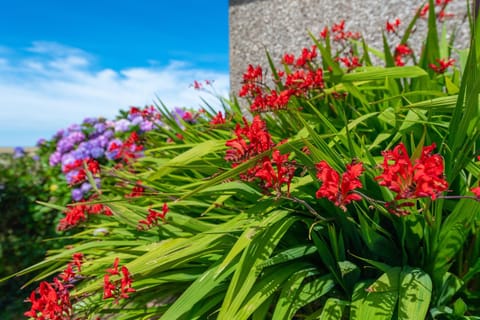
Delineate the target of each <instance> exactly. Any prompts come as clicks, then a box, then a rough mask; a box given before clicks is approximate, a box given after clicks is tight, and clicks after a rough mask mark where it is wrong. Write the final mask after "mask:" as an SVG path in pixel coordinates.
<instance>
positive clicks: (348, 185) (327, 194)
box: [315, 161, 363, 211]
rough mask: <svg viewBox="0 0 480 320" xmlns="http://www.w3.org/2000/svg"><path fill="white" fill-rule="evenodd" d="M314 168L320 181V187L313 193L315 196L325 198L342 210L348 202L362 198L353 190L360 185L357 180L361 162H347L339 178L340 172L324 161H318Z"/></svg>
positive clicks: (361, 169) (361, 167)
mask: <svg viewBox="0 0 480 320" xmlns="http://www.w3.org/2000/svg"><path fill="white" fill-rule="evenodd" d="M316 168H317V171H318V172H317V178H318V179H319V180H320V181H321V182H322V185H321V187H320V189H318V190H317V192H316V194H315V195H316V197H317V198H327V199H328V200H330V201H331V202H333V203H334V204H335V205H336V206H337V207H340V208H341V209H342V210H343V211H347V208H346V205H347V204H349V203H350V202H352V201H358V200H361V199H362V198H361V196H360V195H359V194H357V193H355V192H354V190H355V189H357V188H361V187H362V183H361V182H360V180H359V177H360V175H361V174H362V172H363V164H362V163H361V162H357V163H355V162H353V163H351V164H348V165H347V168H346V169H347V170H346V171H345V172H344V173H343V174H342V178H341V179H340V174H339V173H338V172H337V171H335V170H334V169H333V168H332V167H330V165H329V164H328V163H327V162H326V161H321V162H319V163H318V164H317V165H316Z"/></svg>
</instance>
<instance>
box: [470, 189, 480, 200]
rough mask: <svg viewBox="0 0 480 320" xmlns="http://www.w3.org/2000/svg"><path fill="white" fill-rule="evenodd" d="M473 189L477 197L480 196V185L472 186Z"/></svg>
mask: <svg viewBox="0 0 480 320" xmlns="http://www.w3.org/2000/svg"><path fill="white" fill-rule="evenodd" d="M471 191H472V192H473V194H474V195H475V196H476V197H477V198H480V186H479V187H475V188H472V189H471Z"/></svg>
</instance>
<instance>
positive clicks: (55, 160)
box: [48, 151, 62, 167]
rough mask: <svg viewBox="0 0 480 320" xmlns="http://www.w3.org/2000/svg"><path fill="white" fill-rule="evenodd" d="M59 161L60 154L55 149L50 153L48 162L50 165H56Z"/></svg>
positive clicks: (60, 158)
mask: <svg viewBox="0 0 480 320" xmlns="http://www.w3.org/2000/svg"><path fill="white" fill-rule="evenodd" d="M60 162H62V154H61V153H60V152H58V151H55V152H54V153H52V154H51V155H50V158H49V159H48V163H49V164H50V166H52V167H54V166H56V165H57V164H59V163H60Z"/></svg>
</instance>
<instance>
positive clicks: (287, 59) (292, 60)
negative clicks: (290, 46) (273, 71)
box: [282, 53, 295, 65]
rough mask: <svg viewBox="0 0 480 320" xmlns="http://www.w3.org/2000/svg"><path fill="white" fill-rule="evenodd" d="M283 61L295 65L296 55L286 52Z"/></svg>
mask: <svg viewBox="0 0 480 320" xmlns="http://www.w3.org/2000/svg"><path fill="white" fill-rule="evenodd" d="M282 62H283V63H285V64H288V65H293V64H294V63H295V56H294V55H293V54H288V53H286V54H285V55H284V56H283V59H282Z"/></svg>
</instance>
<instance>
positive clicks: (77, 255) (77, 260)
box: [72, 252, 83, 272]
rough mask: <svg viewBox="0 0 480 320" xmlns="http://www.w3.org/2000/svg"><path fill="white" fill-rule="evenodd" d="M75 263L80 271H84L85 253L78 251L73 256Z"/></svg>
mask: <svg viewBox="0 0 480 320" xmlns="http://www.w3.org/2000/svg"><path fill="white" fill-rule="evenodd" d="M72 258H73V264H74V265H75V266H76V267H77V270H78V272H82V263H83V253H81V252H77V253H74V254H73V256H72Z"/></svg>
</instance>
